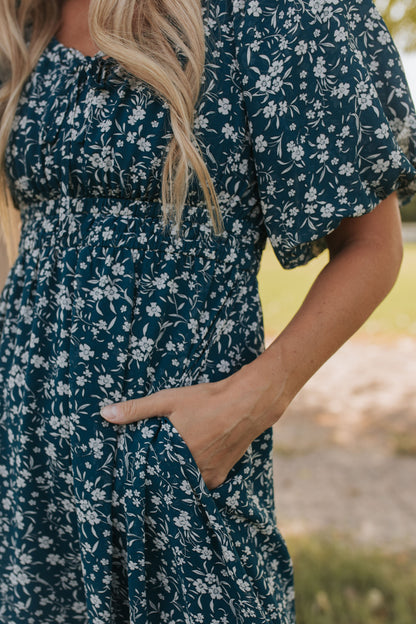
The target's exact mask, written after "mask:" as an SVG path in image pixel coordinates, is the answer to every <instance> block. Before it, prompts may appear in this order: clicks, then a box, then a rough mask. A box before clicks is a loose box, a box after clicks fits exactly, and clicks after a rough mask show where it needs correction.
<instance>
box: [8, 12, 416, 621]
mask: <svg viewBox="0 0 416 624" xmlns="http://www.w3.org/2000/svg"><path fill="white" fill-rule="evenodd" d="M61 5H62V6H61ZM1 7H2V15H4V16H5V19H4V20H3V23H2V25H1V27H0V49H1V66H2V71H3V86H2V91H1V107H2V108H1V115H2V116H1V127H0V129H1V135H0V148H1V153H2V154H3V161H2V162H3V165H2V166H3V171H4V176H3V195H4V196H5V198H6V200H7V209H6V207H5V205H6V200H4V201H3V206H2V214H3V220H2V223H3V227H4V229H5V230H7V231H8V232H9V234H8V237H7V240H8V241H9V249H10V254H11V258H12V259H13V264H12V266H11V268H10V271H9V273H8V276H7V280H6V284H5V287H4V289H3V292H2V295H1V300H0V313H1V316H0V330H1V342H0V384H1V399H0V400H1V404H0V414H1V428H0V431H1V438H0V440H1V460H0V461H1V475H2V488H3V489H2V508H1V514H2V517H1V522H0V533H1V539H0V544H1V546H0V554H1V557H0V562H1V563H0V568H1V575H2V577H1V584H0V591H1V602H0V604H1V606H0V621H1V622H2V623H6V622H8V623H11V622H13V623H14V624H18V623H19V624H20V623H23V622H24V623H25V624H32V623H33V624H35V623H36V624H52V623H53V624H57V623H59V622H63V623H65V624H72V623H75V622H82V623H85V624H86V622H89V623H90V624H102V623H105V624H107V623H108V624H109V623H110V622H111V623H114V624H126V623H127V622H130V623H131V624H139V623H140V624H142V623H143V624H145V623H146V624H150V623H158V624H159V623H161V622H166V623H175V624H178V623H187V624H190V623H192V624H193V623H197V622H199V623H207V624H208V623H209V624H217V623H231V622H238V623H243V624H253V623H254V622H256V624H257V623H258V624H260V623H264V624H266V622H267V623H270V622H279V623H286V624H293V622H294V621H295V614H294V592H293V579H292V569H291V561H290V557H289V554H288V552H287V550H286V546H285V543H284V541H283V539H282V537H281V535H280V533H279V531H278V529H277V527H276V524H275V516H274V513H275V509H274V499H273V478H272V463H271V454H272V425H274V424H275V423H276V422H277V421H278V420H279V418H280V417H281V416H282V414H283V413H284V411H285V409H286V408H287V406H288V405H289V403H290V402H291V400H292V399H293V397H294V396H295V395H296V393H297V392H298V391H299V389H300V388H301V387H302V386H303V385H304V383H305V382H306V381H307V380H308V379H309V378H310V377H311V375H313V374H314V372H315V371H316V370H317V369H318V368H319V367H320V366H321V365H322V364H323V363H324V362H325V361H326V360H327V359H328V358H329V356H330V355H331V354H333V353H334V352H335V351H336V350H337V349H338V348H339V347H340V345H342V344H343V343H344V342H345V341H346V340H347V339H348V338H349V337H350V336H351V335H352V334H353V333H354V332H355V331H356V330H357V329H358V328H359V327H360V325H361V324H362V323H363V322H364V321H365V319H366V318H367V317H368V316H369V315H370V314H371V312H372V311H373V310H374V308H375V307H376V306H377V305H378V304H379V302H380V301H381V300H382V299H383V298H384V297H385V295H386V294H387V293H388V292H389V290H390V289H391V287H392V286H393V284H394V282H395V280H396V277H397V274H398V271H399V267H400V263H401V257H402V243H401V229H400V217H399V209H398V199H399V198H406V197H409V196H410V195H411V194H412V193H413V192H415V190H416V182H415V180H416V170H415V166H416V150H415V139H416V131H415V129H416V116H415V111H414V107H413V104H412V102H411V98H410V95H409V91H408V87H407V84H406V80H405V77H404V75H403V72H402V68H401V65H400V59H399V57H398V53H397V50H396V48H395V47H394V44H393V42H392V41H391V39H390V36H389V34H388V32H387V29H386V27H385V25H384V23H383V21H382V19H381V18H380V15H379V14H378V12H377V11H376V9H375V8H374V7H373V5H372V3H371V1H370V0H362V1H360V0H356V1H351V2H347V3H346V2H342V1H341V0H339V1H338V0H328V1H325V0H320V1H319V2H317V1H315V0H307V1H305V0H290V1H289V0H279V2H276V1H275V0H238V1H234V2H230V1H229V0H209V1H207V2H206V1H203V2H202V6H201V5H200V4H199V2H197V1H196V0H175V2H173V1H172V0H164V1H161V2H156V0H146V1H140V2H135V1H134V0H123V1H122V2H121V1H120V2H117V3H115V2H110V1H109V0H91V3H90V4H89V3H88V2H87V0H67V1H66V2H62V3H61V2H58V1H55V2H53V1H51V0H43V1H41V0H38V1H37V2H35V1H34V0H21V1H20V2H10V1H6V0H2V3H1ZM88 11H89V13H88ZM27 46H28V47H27ZM6 187H7V188H6ZM16 211H19V214H20V217H21V223H22V225H21V232H20V239H19V241H18V249H17V253H16V254H15V257H14V258H13V256H12V242H11V241H12V228H11V226H10V223H12V222H13V219H14V218H15V216H16ZM8 224H9V225H8ZM267 236H269V238H270V240H271V242H272V245H273V248H274V250H275V253H276V256H277V258H278V259H279V260H280V262H281V263H282V265H283V266H285V267H286V268H291V267H294V266H297V265H299V264H302V263H306V262H307V261H309V260H310V259H311V258H312V257H313V256H315V255H317V254H318V253H319V252H320V251H322V249H323V248H324V247H328V249H329V262H328V264H327V265H326V267H325V268H324V269H323V271H322V272H321V273H320V275H319V276H318V278H317V279H316V281H315V283H314V284H313V285H312V287H311V289H310V291H309V293H308V295H307V297H306V299H305V301H304V303H303V304H302V306H301V308H300V309H299V311H298V313H297V314H296V316H295V317H294V318H293V319H292V321H291V322H290V324H289V325H288V326H287V327H286V329H285V330H284V331H283V332H282V333H281V334H280V335H279V336H278V337H277V338H276V339H275V341H274V342H273V343H272V344H271V345H270V346H269V347H268V348H267V349H264V341H263V326H262V314H261V306H260V302H259V297H258V290H257V278H256V275H257V272H258V268H259V261H260V257H261V253H262V251H263V248H264V245H265V241H266V237H267ZM340 382H341V380H340ZM110 405H111V406H113V407H114V409H113V408H108V409H103V410H102V412H101V414H100V409H101V408H104V406H110Z"/></svg>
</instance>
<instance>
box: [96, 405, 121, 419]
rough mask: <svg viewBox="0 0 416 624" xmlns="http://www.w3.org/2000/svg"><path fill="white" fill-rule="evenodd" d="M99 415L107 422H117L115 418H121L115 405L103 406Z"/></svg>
mask: <svg viewBox="0 0 416 624" xmlns="http://www.w3.org/2000/svg"><path fill="white" fill-rule="evenodd" d="M100 414H101V416H102V417H103V418H107V419H108V420H117V418H118V417H119V416H121V414H120V412H119V410H118V409H117V406H116V405H105V406H104V407H102V408H101V409H100Z"/></svg>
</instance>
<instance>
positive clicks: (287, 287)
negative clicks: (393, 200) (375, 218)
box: [259, 242, 416, 621]
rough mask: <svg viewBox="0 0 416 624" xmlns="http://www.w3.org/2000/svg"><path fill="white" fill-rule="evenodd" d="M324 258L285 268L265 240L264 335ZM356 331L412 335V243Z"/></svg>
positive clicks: (415, 314)
mask: <svg viewBox="0 0 416 624" xmlns="http://www.w3.org/2000/svg"><path fill="white" fill-rule="evenodd" d="M327 261H328V254H327V252H324V253H323V254H321V256H319V257H318V258H316V259H314V260H311V262H310V263H309V264H307V265H306V266H303V267H298V268H296V269H291V270H286V271H285V270H284V269H282V268H281V266H280V264H279V263H278V261H277V259H276V257H275V256H274V253H273V250H272V247H271V245H270V243H269V242H268V243H267V245H266V249H265V250H264V253H263V258H262V263H261V268H260V273H259V287H260V297H261V301H262V306H263V314H264V325H265V331H266V334H268V335H270V336H276V335H277V334H278V333H280V332H281V331H282V329H283V328H284V327H285V326H286V325H287V323H288V322H289V321H290V319H291V318H292V316H293V315H294V314H295V312H296V311H297V309H298V308H299V306H300V305H301V303H302V301H303V299H304V297H305V295H306V293H307V291H308V289H309V287H310V285H311V284H312V282H313V280H314V279H315V277H316V276H317V275H318V273H319V271H320V270H321V269H322V268H323V267H324V266H325V264H326V262H327ZM358 333H359V334H360V335H361V336H365V335H366V336H386V335H387V336H390V335H393V336H396V335H400V334H410V335H413V336H416V244H407V245H405V253H404V259H403V265H402V268H401V271H400V275H399V278H398V280H397V282H396V284H395V286H394V288H393V290H392V291H391V292H390V294H389V295H388V297H387V298H386V299H385V300H384V301H383V303H382V304H381V305H380V306H379V307H378V308H377V309H376V310H375V311H374V312H373V314H372V316H371V317H370V318H369V319H368V321H367V322H366V323H365V325H364V326H363V327H362V328H361V329H360V330H359V332H358ZM415 621H416V620H415Z"/></svg>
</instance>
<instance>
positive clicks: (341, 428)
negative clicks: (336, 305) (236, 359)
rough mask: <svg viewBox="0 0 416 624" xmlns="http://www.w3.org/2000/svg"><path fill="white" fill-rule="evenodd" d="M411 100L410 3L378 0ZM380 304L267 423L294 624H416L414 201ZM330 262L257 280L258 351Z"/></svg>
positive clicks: (270, 270)
mask: <svg viewBox="0 0 416 624" xmlns="http://www.w3.org/2000/svg"><path fill="white" fill-rule="evenodd" d="M376 5H377V7H378V8H379V9H380V11H381V12H382V14H383V17H384V18H385V20H386V23H387V25H388V27H389V30H390V32H391V33H392V35H393V37H394V39H395V41H396V44H397V46H398V48H399V50H400V53H401V56H402V60H403V64H404V67H405V71H406V75H407V79H408V82H409V86H410V89H411V91H412V94H413V99H414V101H415V102H416V2H415V0H405V1H402V0H377V1H376ZM402 216H403V221H404V223H403V236H404V240H405V254H404V261H403V265H402V269H401V273H400V277H399V279H398V281H397V283H396V285H395V287H394V289H393V290H392V292H391V293H390V295H389V296H388V297H387V299H386V300H385V301H384V302H383V303H382V304H381V305H380V306H379V308H378V309H377V310H376V311H375V312H374V314H373V315H372V316H371V318H370V319H369V320H368V321H367V323H366V324H365V325H364V327H363V328H362V329H361V330H360V331H359V332H357V334H356V335H355V336H354V337H353V338H352V339H351V340H349V341H348V343H347V344H346V345H344V347H342V348H341V349H340V350H339V351H338V352H337V353H336V354H335V355H334V356H333V357H332V358H331V359H330V360H329V361H328V362H327V363H326V364H325V365H324V366H323V367H322V368H321V369H320V370H319V371H318V373H317V374H316V375H315V376H314V377H313V378H312V379H311V380H310V381H309V383H308V384H306V386H305V387H304V388H303V390H302V391H301V392H300V393H299V394H298V396H297V397H296V399H295V400H294V402H293V403H292V405H291V406H290V408H289V410H288V411H287V412H286V414H285V415H284V416H283V418H282V419H281V420H280V422H279V423H278V424H277V425H276V426H275V436H274V439H275V466H274V470H275V487H276V503H277V521H278V525H279V527H280V529H281V531H282V533H283V535H284V536H285V538H286V540H287V542H288V546H289V550H290V552H291V554H292V558H293V562H294V569H295V589H296V598H297V611H298V624H415V623H416V495H415V493H416V489H415V483H416V197H415V199H414V200H413V201H412V202H410V203H409V204H407V205H406V206H404V207H403V208H402ZM326 260H327V257H324V256H322V257H320V258H319V259H316V260H313V261H312V262H311V263H310V264H309V265H307V266H306V267H301V268H298V269H295V270H294V271H291V272H288V271H287V272H285V271H283V270H282V269H280V267H279V265H278V264H277V262H276V260H275V258H274V255H273V251H272V249H271V247H270V245H268V246H267V248H266V250H265V253H264V256H263V262H262V266H261V272H260V277H259V281H260V288H261V299H262V303H263V311H264V321H265V331H266V336H267V341H266V342H267V343H269V342H270V341H272V340H273V338H274V337H275V336H276V335H277V334H278V333H279V332H280V331H281V329H283V327H284V326H285V324H286V323H287V322H288V321H289V319H290V318H291V317H292V315H293V313H294V312H295V311H296V309H297V308H298V306H299V305H300V303H301V302H302V299H303V298H304V296H305V294H306V291H307V289H308V286H309V285H310V283H311V281H312V280H313V279H314V277H315V276H316V275H317V273H318V272H319V270H320V269H321V268H322V267H323V265H324V264H325V262H326Z"/></svg>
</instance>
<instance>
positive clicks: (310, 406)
mask: <svg viewBox="0 0 416 624" xmlns="http://www.w3.org/2000/svg"><path fill="white" fill-rule="evenodd" d="M376 5H377V6H378V8H379V9H380V10H381V12H382V14H383V16H384V18H385V20H386V22H387V25H388V27H389V29H390V32H391V33H392V35H393V37H394V39H395V41H396V43H397V45H398V47H399V50H400V52H401V56H402V60H403V64H404V66H405V70H406V74H407V78H408V82H409V86H410V88H411V90H412V93H413V97H414V100H415V101H416V2H415V1H414V0H377V1H376ZM402 214H403V221H404V225H403V234H404V239H405V255H404V261H403V266H402V270H401V274H400V277H399V279H398V281H397V283H396V285H395V287H394V289H393V291H392V292H391V293H390V295H389V296H388V297H387V299H386V300H385V301H384V302H383V303H382V305H381V306H380V307H379V308H378V309H377V310H376V311H375V312H374V314H373V315H372V317H371V318H370V319H369V320H368V322H367V323H366V324H365V325H364V327H363V328H362V329H361V330H360V331H359V332H357V334H356V335H355V336H354V337H353V338H352V339H351V340H349V341H348V343H347V344H346V345H345V346H344V347H342V348H341V349H340V350H339V351H338V353H336V354H335V355H334V356H333V357H332V358H331V359H330V360H329V361H328V362H327V363H326V364H325V365H324V366H323V367H322V368H321V369H320V371H318V373H317V374H316V375H315V376H314V377H313V378H312V379H311V380H310V381H309V383H308V384H306V386H305V387H304V388H303V390H302V391H301V392H300V393H299V394H298V396H297V397H296V399H295V400H294V402H293V403H292V405H291V406H290V408H289V410H288V411H287V412H286V414H285V415H284V417H283V418H282V419H281V421H280V422H279V423H278V424H277V425H276V427H275V486H276V502H277V521H278V524H279V527H280V529H281V531H282V533H283V535H284V536H285V538H286V539H287V542H288V545H289V549H290V551H291V554H292V557H293V561H294V567H295V583H296V593H297V609H298V624H415V622H416V496H415V483H416V382H415V380H416V198H415V199H414V200H413V201H412V202H411V203H409V204H408V205H406V206H405V207H403V210H402ZM326 261H327V256H325V254H323V255H322V256H321V257H320V258H318V259H316V260H313V261H312V262H311V263H310V264H309V265H307V266H306V267H300V268H298V269H295V270H292V271H284V270H283V269H281V268H280V265H279V264H278V262H277V260H276V258H275V257H274V254H273V251H272V249H271V247H270V245H269V244H268V245H267V247H266V250H265V252H264V255H263V260H262V265H261V270H260V274H259V283H260V293H261V299H262V304H263V311H264V322H265V331H266V342H267V344H269V343H270V342H271V341H272V340H273V339H274V338H275V337H276V336H277V335H278V334H279V332H280V331H281V330H282V329H283V327H284V326H285V325H286V324H287V322H288V321H289V320H290V318H291V317H292V316H293V314H294V313H295V311H296V310H297V308H298V307H299V305H300V304H301V302H302V300H303V298H304V296H305V295H306V292H307V290H308V288H309V286H310V284H311V283H312V281H313V279H314V277H315V276H316V275H317V274H318V272H319V271H320V269H321V268H322V267H323V266H324V264H325V262H326ZM7 272H8V267H7V262H6V253H5V249H4V245H3V242H2V241H1V240H0V289H2V288H3V285H4V280H5V278H6V275H7Z"/></svg>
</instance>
